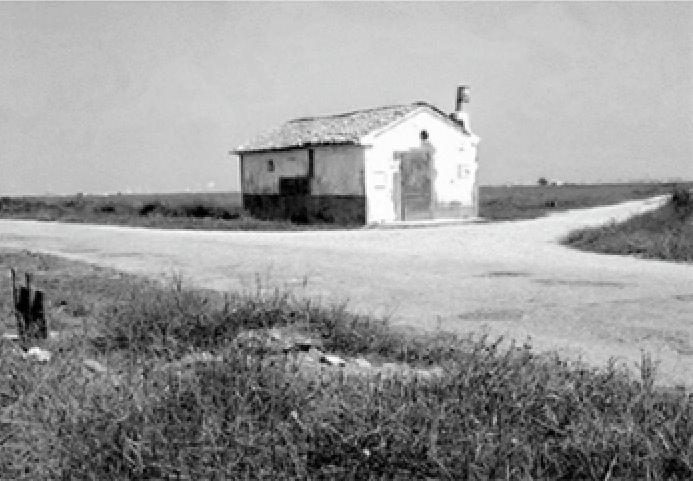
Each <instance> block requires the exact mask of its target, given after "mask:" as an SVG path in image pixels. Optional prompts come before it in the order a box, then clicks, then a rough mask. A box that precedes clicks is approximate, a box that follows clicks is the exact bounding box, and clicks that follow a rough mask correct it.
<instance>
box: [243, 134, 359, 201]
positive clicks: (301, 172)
mask: <svg viewBox="0 0 693 481" xmlns="http://www.w3.org/2000/svg"><path fill="white" fill-rule="evenodd" d="M269 160H272V161H273V162H274V171H273V172H270V171H268V169H267V162H268V161H269ZM242 162H243V166H242V176H243V184H242V187H243V193H244V194H279V179H280V178H282V177H300V176H307V175H308V149H294V150H284V151H277V152H262V153H257V154H244V155H243V160H242ZM363 170H364V149H363V147H359V146H349V145H344V146H324V147H322V146H320V147H315V148H313V178H312V179H311V194H313V195H364V192H365V191H364V171H363Z"/></svg>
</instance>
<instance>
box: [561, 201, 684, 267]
mask: <svg viewBox="0 0 693 481" xmlns="http://www.w3.org/2000/svg"><path fill="white" fill-rule="evenodd" d="M564 243H565V244H566V245H569V246H572V247H576V248H578V249H583V250H588V251H593V252H601V253H605V254H626V255H628V254H631V255H637V256H640V257H646V258H652V259H663V260H673V261H684V262H691V261H693V199H691V193H690V191H689V190H688V189H686V188H677V189H675V190H674V191H673V192H672V194H671V198H670V200H669V201H668V202H667V203H666V204H665V205H663V206H662V207H660V208H659V209H656V210H654V211H652V212H648V213H645V214H641V215H637V216H634V217H632V218H630V219H628V220H626V221H624V222H620V223H616V222H611V223H609V224H607V225H605V226H601V227H595V228H587V229H581V230H578V231H574V232H571V233H570V234H568V236H567V237H566V239H565V240H564Z"/></svg>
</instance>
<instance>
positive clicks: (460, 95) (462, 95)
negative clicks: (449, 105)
mask: <svg viewBox="0 0 693 481" xmlns="http://www.w3.org/2000/svg"><path fill="white" fill-rule="evenodd" d="M468 103H469V85H458V86H457V99H456V100H455V112H462V110H463V108H462V104H468Z"/></svg>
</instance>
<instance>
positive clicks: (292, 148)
mask: <svg viewBox="0 0 693 481" xmlns="http://www.w3.org/2000/svg"><path fill="white" fill-rule="evenodd" d="M466 97H467V92H466V87H460V88H458V95H457V103H456V111H455V112H454V113H452V114H449V115H448V114H445V113H444V112H443V111H441V110H440V109H438V108H436V107H435V106H433V105H431V104H428V103H425V102H415V103H411V104H405V105H390V106H385V107H378V108H373V109H366V110H357V111H354V112H347V113H342V114H336V115H327V116H321V117H308V118H299V119H295V120H291V121H289V122H286V123H285V124H283V125H281V126H279V127H277V128H275V129H273V130H270V131H268V132H266V133H264V134H262V135H259V136H258V137H256V138H254V139H252V140H250V141H249V142H247V143H245V144H243V145H241V146H239V147H238V148H237V149H236V150H235V151H233V153H235V154H237V155H238V156H239V158H240V171H241V192H242V195H243V206H244V207H245V208H246V209H247V210H248V211H249V212H250V213H251V214H252V215H253V216H255V217H258V218H264V219H268V218H274V219H281V218H285V219H291V220H294V221H298V222H316V221H317V222H321V221H322V222H336V223H342V224H363V223H368V224H372V223H383V222H398V221H403V220H419V219H456V218H464V217H471V216H476V215H477V212H478V187H477V183H476V173H477V165H478V164H477V145H478V143H479V137H477V136H476V135H475V134H473V133H472V131H471V128H470V125H469V118H468V116H467V114H466V113H465V112H462V104H463V102H465V100H466Z"/></svg>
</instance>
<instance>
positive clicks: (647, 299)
mask: <svg viewBox="0 0 693 481" xmlns="http://www.w3.org/2000/svg"><path fill="white" fill-rule="evenodd" d="M662 199H663V198H661V197H660V198H656V199H650V200H646V201H632V202H626V203H623V204H618V205H614V206H606V207H598V208H593V209H582V210H574V211H569V212H565V213H561V214H555V215H552V216H549V217H546V218H541V219H535V220H530V221H518V222H503V223H494V224H475V223H470V224H463V225H445V226H435V227H420V228H408V229H363V230H350V231H315V232H205V231H171V230H153V229H138V228H127V227H114V226H93V225H84V224H58V223H45V222H34V221H8V220H0V246H2V247H9V248H21V249H28V250H32V251H38V252H46V253H53V254H57V255H61V256H64V257H68V258H72V259H78V260H83V261H88V262H92V263H96V264H99V265H104V266H108V267H114V268H117V269H121V270H123V271H127V272H132V273H137V274H145V275H147V276H151V277H161V276H170V275H171V274H173V273H179V274H182V275H183V276H184V278H186V279H188V280H189V281H190V282H191V283H193V284H194V285H197V286H200V287H209V288H214V289H220V290H223V289H238V288H241V289H255V285H256V275H257V274H259V276H260V279H261V280H262V283H263V284H264V285H265V286H267V285H272V286H275V285H276V286H288V287H291V288H297V289H299V290H300V291H303V289H304V287H303V283H304V279H305V278H306V277H307V279H308V284H307V287H306V288H305V292H299V293H305V294H306V295H310V296H318V297H321V298H323V299H324V300H325V301H326V302H334V301H342V300H349V306H350V308H351V309H352V310H357V311H362V312H368V313H373V314H376V315H389V314H392V316H393V317H392V322H393V324H398V325H405V326H411V327H413V328H415V329H436V328H442V329H446V330H454V331H458V332H469V331H474V332H481V333H488V334H490V335H492V336H496V335H501V334H503V335H506V336H508V337H510V338H515V339H518V340H519V341H524V340H525V339H527V338H528V337H529V338H531V341H532V344H533V345H534V346H535V347H536V348H538V349H540V350H545V349H558V350H559V351H561V352H563V354H564V355H568V356H571V357H581V358H582V359H583V360H585V361H588V362H591V363H597V364H603V363H604V362H605V361H606V360H608V359H609V358H610V357H613V356H615V357H617V358H619V359H620V360H622V361H625V362H627V363H628V365H630V366H634V365H635V363H636V362H638V361H639V360H640V356H641V350H645V351H648V352H651V353H652V355H653V358H654V359H655V360H657V361H659V362H660V368H659V372H660V376H659V379H660V382H662V383H663V384H686V385H688V386H693V337H692V335H693V265H690V264H677V263H668V262H660V261H652V260H642V259H636V258H632V257H618V256H607V255H600V254H591V253H585V252H580V251H575V250H571V249H568V248H565V247H563V246H560V245H559V244H558V239H559V238H560V237H561V236H563V235H565V234H566V233H567V232H568V231H570V230H571V229H575V228H579V227H583V226H586V225H598V224H601V223H604V222H607V221H608V220H610V219H612V218H613V219H616V220H619V219H624V218H626V217H628V216H629V215H632V214H634V213H638V212H642V211H644V210H648V209H651V208H654V207H656V206H658V205H659V204H660V203H661V201H662Z"/></svg>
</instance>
